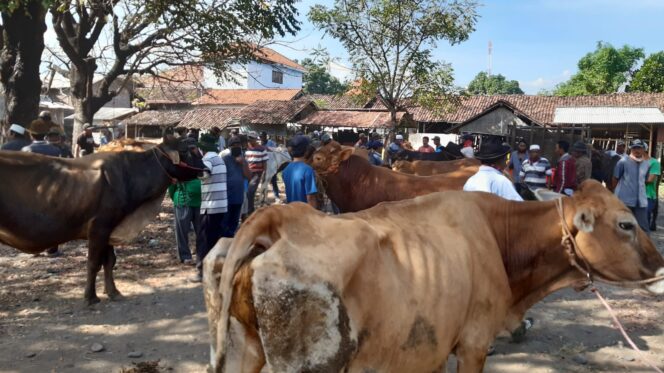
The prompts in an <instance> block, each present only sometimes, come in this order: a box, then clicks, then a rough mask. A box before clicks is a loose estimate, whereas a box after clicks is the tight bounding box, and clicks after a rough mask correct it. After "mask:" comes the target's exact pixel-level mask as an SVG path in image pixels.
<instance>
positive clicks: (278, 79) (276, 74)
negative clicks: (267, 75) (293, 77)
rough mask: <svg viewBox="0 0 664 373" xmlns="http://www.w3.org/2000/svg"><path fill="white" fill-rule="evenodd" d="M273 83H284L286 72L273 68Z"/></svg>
mask: <svg viewBox="0 0 664 373" xmlns="http://www.w3.org/2000/svg"><path fill="white" fill-rule="evenodd" d="M272 83H277V84H284V73H283V72H281V71H277V70H272Z"/></svg>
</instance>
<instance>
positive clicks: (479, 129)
mask: <svg viewBox="0 0 664 373" xmlns="http://www.w3.org/2000/svg"><path fill="white" fill-rule="evenodd" d="M512 125H517V126H525V125H526V124H525V123H524V122H523V121H522V120H521V119H519V118H518V117H517V116H516V115H514V113H513V112H512V111H510V110H509V109H506V108H504V107H499V108H497V109H496V110H493V111H491V112H490V113H487V114H486V115H483V116H481V117H479V118H477V119H475V120H473V121H471V122H469V123H468V124H466V125H465V126H463V127H461V128H459V132H468V133H482V134H486V135H498V136H506V135H508V134H509V126H512Z"/></svg>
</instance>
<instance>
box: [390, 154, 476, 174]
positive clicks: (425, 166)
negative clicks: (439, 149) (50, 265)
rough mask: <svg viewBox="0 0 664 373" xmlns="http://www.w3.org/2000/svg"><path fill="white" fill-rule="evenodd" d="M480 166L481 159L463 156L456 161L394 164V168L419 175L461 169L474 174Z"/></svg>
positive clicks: (400, 161) (402, 162) (398, 162)
mask: <svg viewBox="0 0 664 373" xmlns="http://www.w3.org/2000/svg"><path fill="white" fill-rule="evenodd" d="M479 168H480V161H479V160H477V159H474V158H462V159H457V160H454V161H412V162H409V161H404V160H398V161H395V162H394V163H393V164H392V170H394V171H397V172H401V173H404V174H411V175H417V176H431V175H439V174H446V173H448V172H454V171H459V170H468V171H469V172H472V173H473V174H474V173H476V172H477V171H478V170H479Z"/></svg>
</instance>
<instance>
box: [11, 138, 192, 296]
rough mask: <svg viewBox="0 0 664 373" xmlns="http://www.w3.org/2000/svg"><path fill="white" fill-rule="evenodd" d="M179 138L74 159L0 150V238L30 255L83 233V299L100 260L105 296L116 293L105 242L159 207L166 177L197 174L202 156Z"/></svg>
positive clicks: (133, 229) (131, 230)
mask: <svg viewBox="0 0 664 373" xmlns="http://www.w3.org/2000/svg"><path fill="white" fill-rule="evenodd" d="M184 141H185V140H184V139H182V140H181V139H176V138H174V137H171V136H169V137H165V138H164V141H163V143H162V144H160V145H159V146H157V147H155V148H153V149H152V150H148V151H145V152H130V151H123V152H109V153H96V154H93V155H89V156H86V157H82V158H78V159H62V158H52V157H47V156H42V155H38V154H33V153H21V152H6V151H0V179H2V180H3V182H2V183H0V211H2V214H0V242H2V243H4V244H7V245H9V246H13V247H15V248H17V249H19V250H21V251H23V252H25V253H29V254H37V253H39V252H41V251H43V250H45V249H47V248H49V247H52V246H55V245H58V244H61V243H64V242H67V241H71V240H75V239H87V240H88V261H87V282H86V286H85V295H84V297H85V301H86V303H87V304H89V305H91V304H94V303H97V302H99V298H98V297H97V295H96V291H95V279H96V276H97V273H98V272H99V270H100V269H101V267H102V266H103V267H104V285H105V291H106V294H107V295H108V297H109V299H111V300H114V299H118V298H120V297H121V294H120V292H119V291H118V290H117V288H116V287H115V282H114V280H113V266H114V265H115V260H116V256H115V251H114V250H113V246H112V245H117V244H118V243H121V242H127V241H129V240H131V239H133V238H134V237H135V236H137V235H138V233H140V231H141V230H142V228H143V227H144V226H145V225H146V224H147V223H148V222H149V221H150V220H151V219H153V218H154V216H155V215H156V214H157V212H158V211H159V209H160V208H161V202H162V200H163V197H164V194H165V192H166V188H168V186H169V185H170V184H171V183H172V182H174V181H176V180H181V181H186V180H192V179H194V178H196V177H199V176H200V175H201V171H202V169H203V167H204V166H203V162H202V160H201V159H200V158H199V157H197V156H195V155H193V154H192V153H191V152H189V151H188V149H187V145H186V143H185V142H184Z"/></svg>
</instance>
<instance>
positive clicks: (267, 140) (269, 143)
mask: <svg viewBox="0 0 664 373" xmlns="http://www.w3.org/2000/svg"><path fill="white" fill-rule="evenodd" d="M323 136H325V135H323ZM260 138H261V145H263V146H264V147H266V148H276V147H277V143H276V142H274V141H272V139H270V138H268V136H267V132H265V131H263V132H261V136H260Z"/></svg>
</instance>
